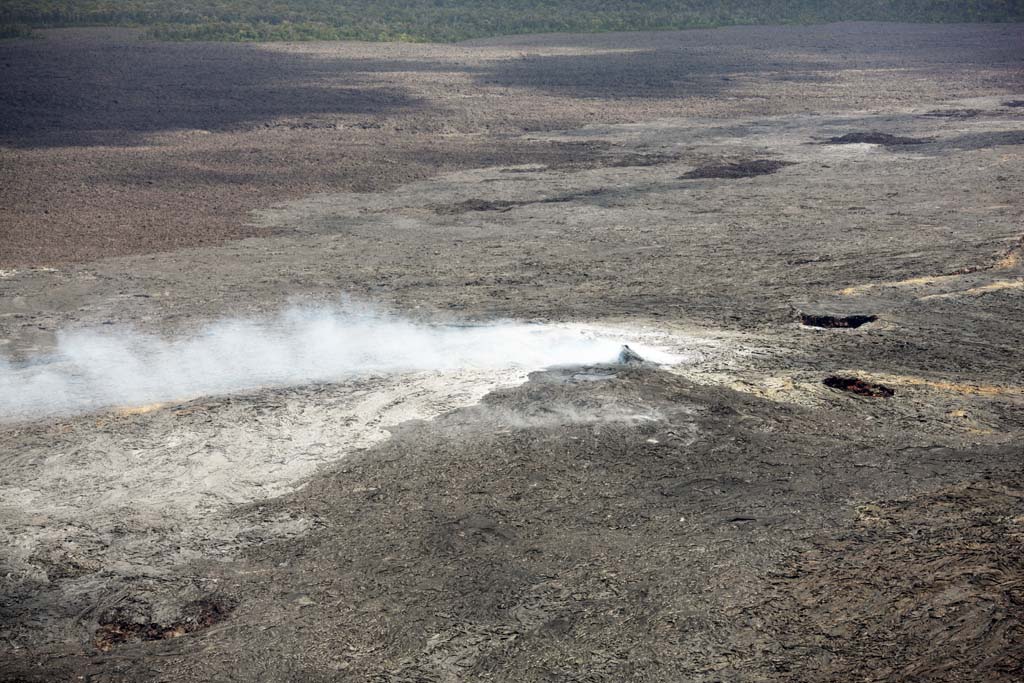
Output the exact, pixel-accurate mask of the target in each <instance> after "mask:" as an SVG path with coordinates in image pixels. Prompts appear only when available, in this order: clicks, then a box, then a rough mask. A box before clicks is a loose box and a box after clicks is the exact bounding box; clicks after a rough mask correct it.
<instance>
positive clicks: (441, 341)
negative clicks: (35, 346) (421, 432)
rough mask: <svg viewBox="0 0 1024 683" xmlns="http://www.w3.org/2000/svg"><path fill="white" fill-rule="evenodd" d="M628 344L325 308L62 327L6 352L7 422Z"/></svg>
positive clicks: (601, 358) (605, 358)
mask: <svg viewBox="0 0 1024 683" xmlns="http://www.w3.org/2000/svg"><path fill="white" fill-rule="evenodd" d="M620 343H621V341H617V340H615V339H612V338H608V337H599V336H596V335H594V334H592V333H591V334H587V333H585V332H584V331H582V330H581V329H580V328H572V327H564V326H547V325H531V324H522V323H496V324H488V325H479V326H454V325H447V326H434V325H425V324H418V323H414V322H410V321H407V320H403V319H400V318H397V317H393V316H388V315H381V314H374V313H365V312H352V311H347V310H342V309H323V308H318V309H311V308H293V309H290V310H288V311H286V312H284V313H281V314H280V315H277V316H275V317H272V318H265V319H256V320H238V319H233V320H225V321H221V322H217V323H214V324H210V325H209V326H207V327H205V328H203V329H202V330H201V331H200V332H199V333H197V334H195V335H193V336H189V337H185V338H180V339H172V340H167V339H163V338H160V337H157V336H153V335H149V334H143V333H140V332H136V331H133V330H131V329H112V328H106V329H104V330H102V331H101V330H89V329H82V330H73V331H65V332H62V333H60V334H59V335H58V339H57V348H56V350H55V352H54V353H52V354H48V355H47V356H45V357H39V358H34V359H30V360H29V361H28V362H23V363H13V362H11V361H9V360H7V359H4V358H2V357H0V420H2V421H11V420H19V419H28V418H35V417H42V416H53V415H67V414H72V413H81V412H88V411H91V410H97V409H101V408H106V407H111V406H131V405H144V404H149V403H156V402H163V401H172V400H186V399H190V398H195V397H198V396H203V395H213V394H225V393H230V392H236V391H241V390H246V389H255V388H259V387H269V386H285V385H301V384H307V383H314V382H330V381H332V380H340V379H343V378H351V377H353V376H359V375H373V374H378V375H379V374H394V373H404V372H421V371H452V370H463V369H475V370H488V369H493V370H501V369H510V368H521V369H525V370H535V369H540V368H544V367H550V366H555V365H570V364H587V363H602V362H612V361H614V359H615V358H616V355H617V353H618V352H619V348H620Z"/></svg>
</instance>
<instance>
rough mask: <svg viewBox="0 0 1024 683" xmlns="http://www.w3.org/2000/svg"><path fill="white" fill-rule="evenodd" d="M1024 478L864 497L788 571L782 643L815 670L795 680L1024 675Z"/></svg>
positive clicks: (782, 587) (801, 664)
mask: <svg viewBox="0 0 1024 683" xmlns="http://www.w3.org/2000/svg"><path fill="white" fill-rule="evenodd" d="M1022 486H1024V482H1022V481H1019V480H1018V481H1015V482H1010V483H1007V484H1005V485H1002V484H995V483H988V482H982V483H977V484H964V485H960V486H954V487H949V488H946V489H943V490H940V491H938V492H935V493H931V494H925V495H923V496H920V497H917V498H913V499H911V500H906V501H889V502H880V503H876V504H870V505H862V506H860V507H859V508H858V509H857V512H858V518H857V520H856V522H855V523H854V525H853V528H851V529H849V531H848V532H847V533H845V534H843V535H841V536H837V537H834V538H828V539H824V540H819V541H817V542H816V543H815V544H814V548H813V549H812V550H809V551H808V552H805V553H803V554H802V555H801V556H800V558H799V560H798V561H797V562H796V564H795V567H794V568H793V570H792V572H791V573H790V574H789V575H788V576H787V577H786V578H784V579H780V580H778V581H777V582H776V589H777V590H778V591H779V595H780V597H782V604H780V605H778V607H780V608H782V609H780V611H779V614H780V616H781V615H783V614H784V615H785V616H783V617H782V619H784V621H785V623H784V626H783V628H782V631H783V637H782V638H781V644H782V647H783V649H784V650H785V651H786V652H789V653H792V658H791V662H792V663H793V664H795V665H796V666H795V667H794V668H796V669H803V670H805V672H806V673H807V675H804V674H801V673H799V672H798V671H791V672H790V673H791V675H792V676H793V677H792V678H791V679H790V680H815V681H826V680H828V681H840V680H842V681H852V680H871V681H987V682H990V683H998V682H1003V681H1005V682H1009V681H1020V680H1024V552H1022V544H1024V490H1022ZM773 609H774V608H773ZM797 653H799V656H796V655H797Z"/></svg>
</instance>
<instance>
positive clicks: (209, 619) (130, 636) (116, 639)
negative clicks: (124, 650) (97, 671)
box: [93, 597, 235, 652]
mask: <svg viewBox="0 0 1024 683" xmlns="http://www.w3.org/2000/svg"><path fill="white" fill-rule="evenodd" d="M234 607H235V606H234V604H233V603H232V602H231V601H230V600H228V599H226V598H222V597H211V598H206V599H203V600H196V601H195V602H191V603H189V604H188V605H185V607H184V608H183V609H182V617H181V618H180V619H178V620H177V621H174V622H171V623H169V624H159V623H156V622H153V621H147V620H144V619H143V620H139V619H136V618H132V616H130V615H128V614H126V613H123V612H119V611H115V612H114V613H112V614H111V615H109V616H107V617H106V618H103V619H101V620H100V624H99V628H97V629H96V635H95V639H94V641H93V642H94V643H95V645H96V647H97V648H99V649H100V650H102V651H104V652H108V651H110V650H112V649H113V648H114V647H115V646H117V645H121V644H123V643H127V642H131V641H133V640H143V641H146V640H167V639H169V638H178V637H179V636H183V635H186V634H189V633H194V632H195V631H200V630H202V629H204V628H209V627H210V626H213V625H214V624H216V623H219V622H221V621H224V620H225V619H227V617H228V615H229V614H230V613H231V611H232V610H233V609H234Z"/></svg>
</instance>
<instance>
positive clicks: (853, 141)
mask: <svg viewBox="0 0 1024 683" xmlns="http://www.w3.org/2000/svg"><path fill="white" fill-rule="evenodd" d="M927 142H931V140H927V139H925V138H908V137H902V136H899V135H890V134H889V133H877V132H872V133H847V134H846V135H840V136H838V137H832V138H829V139H828V140H826V141H825V144H826V145H858V144H868V145H887V146H890V147H893V146H899V145H923V144H925V143H927Z"/></svg>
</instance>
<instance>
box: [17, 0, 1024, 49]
mask: <svg viewBox="0 0 1024 683" xmlns="http://www.w3.org/2000/svg"><path fill="white" fill-rule="evenodd" d="M1022 19H1024V0H860V1H858V2H850V0H0V37H3V36H4V33H5V32H6V33H7V34H8V35H9V36H10V37H17V36H23V35H25V34H27V33H28V32H29V30H30V29H31V28H44V27H61V26H136V27H146V29H147V33H148V35H149V36H150V37H154V38H162V39H168V40H230V41H253V40H336V39H349V40H351V39H356V40H406V41H438V42H450V41H457V40H465V39H469V38H483V37H488V36H497V35H511V34H522V33H548V32H597V31H632V30H655V29H681V28H695V27H710V26H724V25H730V24H790V23H823V22H832V21H851V20H873V21H913V22H979V21H986V22H988V21H991V22H999V21H1021V20H1022Z"/></svg>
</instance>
